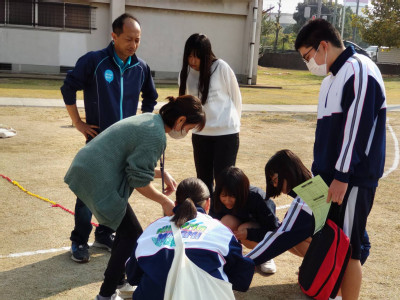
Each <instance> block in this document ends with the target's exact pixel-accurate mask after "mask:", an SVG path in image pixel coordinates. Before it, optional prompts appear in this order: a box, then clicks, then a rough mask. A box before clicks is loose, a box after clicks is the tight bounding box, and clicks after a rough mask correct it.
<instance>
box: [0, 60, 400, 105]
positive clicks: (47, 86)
mask: <svg viewBox="0 0 400 300" xmlns="http://www.w3.org/2000/svg"><path fill="white" fill-rule="evenodd" d="M257 75H258V76H257V85H263V86H271V87H276V86H278V87H281V88H282V89H261V88H246V87H241V88H240V90H241V93H242V98H243V103H245V104H272V105H281V104H292V105H301V104H314V105H315V104H317V103H318V93H319V88H320V85H321V82H322V79H323V77H319V76H315V75H312V74H311V73H310V72H308V71H299V70H287V69H279V68H265V67H258V70H257ZM384 82H385V87H386V94H387V102H388V104H400V76H398V75H391V76H384ZM62 84H63V80H44V79H43V80H41V79H19V78H0V95H1V96H2V97H15V98H43V99H60V98H62V95H61V92H60V87H61V85H62ZM156 88H157V91H158V94H159V97H158V99H159V101H164V100H165V98H166V97H168V96H175V97H176V96H177V95H178V92H179V90H178V85H177V84H156ZM77 98H78V99H83V94H82V92H78V94H77Z"/></svg>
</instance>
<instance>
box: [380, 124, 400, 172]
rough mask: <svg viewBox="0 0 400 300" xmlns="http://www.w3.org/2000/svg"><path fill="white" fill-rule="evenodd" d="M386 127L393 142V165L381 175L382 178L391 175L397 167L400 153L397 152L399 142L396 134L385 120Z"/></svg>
mask: <svg viewBox="0 0 400 300" xmlns="http://www.w3.org/2000/svg"><path fill="white" fill-rule="evenodd" d="M386 123H387V127H388V129H389V132H390V134H391V135H392V138H393V142H394V159H393V164H392V166H391V167H390V169H389V170H387V171H386V172H385V173H383V175H382V178H385V177H387V176H388V175H389V174H390V173H392V172H393V171H394V170H396V169H397V168H398V167H399V156H400V153H399V152H400V151H399V140H398V139H397V137H396V133H395V132H394V130H393V128H392V126H390V124H389V119H387V122H386Z"/></svg>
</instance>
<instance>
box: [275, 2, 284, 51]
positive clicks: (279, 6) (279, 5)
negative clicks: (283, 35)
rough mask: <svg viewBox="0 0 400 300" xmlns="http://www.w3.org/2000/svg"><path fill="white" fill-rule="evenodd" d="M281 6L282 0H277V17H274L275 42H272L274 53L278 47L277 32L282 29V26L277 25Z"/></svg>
mask: <svg viewBox="0 0 400 300" xmlns="http://www.w3.org/2000/svg"><path fill="white" fill-rule="evenodd" d="M281 6H282V0H279V2H278V15H277V16H276V21H275V42H274V51H275V52H276V49H277V47H278V37H279V31H280V30H281V29H282V26H281V24H280V23H279V19H280V17H281Z"/></svg>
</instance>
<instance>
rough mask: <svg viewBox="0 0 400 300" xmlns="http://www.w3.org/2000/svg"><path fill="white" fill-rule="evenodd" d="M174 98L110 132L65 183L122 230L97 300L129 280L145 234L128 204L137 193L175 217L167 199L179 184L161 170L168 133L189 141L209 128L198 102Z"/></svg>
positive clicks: (80, 158)
mask: <svg viewBox="0 0 400 300" xmlns="http://www.w3.org/2000/svg"><path fill="white" fill-rule="evenodd" d="M168 100H169V102H168V103H167V104H165V105H164V106H163V107H162V108H161V109H160V111H159V114H152V113H145V114H141V115H137V116H133V117H130V118H126V119H124V120H121V121H119V122H117V123H115V124H114V125H112V126H110V127H109V128H107V129H106V130H105V131H103V132H102V133H101V134H99V135H98V136H97V137H96V139H94V140H93V141H91V142H90V143H88V144H87V145H86V146H85V147H83V148H82V149H81V150H80V151H79V152H78V154H77V155H76V157H75V158H74V160H73V162H72V164H71V166H70V168H69V170H68V172H67V174H66V175H65V178H64V180H65V182H66V183H67V184H68V185H69V187H70V189H71V190H72V191H73V192H74V193H75V194H76V196H78V197H79V198H80V199H81V200H82V201H83V202H84V203H85V204H86V205H87V206H88V207H89V209H90V210H91V212H92V213H93V214H94V215H95V216H96V218H97V220H98V221H99V223H100V224H103V225H106V226H108V227H110V228H112V229H114V230H116V235H115V240H114V245H113V248H112V251H111V257H110V260H109V262H108V266H107V269H106V271H105V273H104V281H103V284H102V286H101V288H100V293H99V295H98V296H97V298H96V299H111V296H112V295H113V294H114V293H115V290H116V287H117V285H118V283H119V282H121V280H123V279H124V276H125V273H124V270H125V262H126V260H127V259H128V258H129V256H130V254H131V252H132V249H133V247H134V245H135V243H136V240H137V238H138V237H139V236H140V234H141V233H142V232H143V230H142V228H141V226H140V224H139V221H138V220H137V218H136V216H135V213H134V212H133V210H132V208H131V206H130V205H129V203H128V199H129V196H130V195H131V193H132V192H133V190H134V189H136V190H137V191H138V192H139V193H140V194H142V195H143V196H145V197H147V198H149V199H151V200H153V201H156V202H158V203H159V204H160V205H161V206H162V208H163V210H164V213H165V215H168V216H169V215H172V209H173V207H174V202H173V201H172V200H170V199H169V198H168V197H167V196H168V195H169V194H171V193H172V192H173V191H174V190H175V188H176V182H175V180H174V179H173V178H172V177H171V176H170V175H169V173H168V172H166V171H164V172H163V173H162V171H161V170H156V169H155V168H156V166H157V162H158V160H159V159H160V157H161V155H162V154H163V152H164V150H165V148H166V141H167V138H166V133H168V134H169V135H170V136H171V137H172V138H183V137H184V136H185V135H186V134H187V133H188V131H189V130H191V129H193V128H196V129H198V130H201V129H203V127H204V124H205V113H204V112H203V109H202V105H201V101H200V100H199V99H198V98H196V97H193V96H189V95H184V96H180V97H178V98H174V97H169V98H168ZM160 177H164V178H163V179H164V181H165V184H166V185H167V188H166V190H165V191H164V193H162V192H159V191H158V190H156V189H155V188H154V186H153V185H152V183H151V182H152V181H153V179H154V178H160Z"/></svg>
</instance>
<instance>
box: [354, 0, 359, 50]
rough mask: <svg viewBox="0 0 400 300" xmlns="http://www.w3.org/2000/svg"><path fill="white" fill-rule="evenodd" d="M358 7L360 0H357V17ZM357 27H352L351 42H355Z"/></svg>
mask: <svg viewBox="0 0 400 300" xmlns="http://www.w3.org/2000/svg"><path fill="white" fill-rule="evenodd" d="M359 7H360V0H357V7H356V17H358V8H359ZM356 34H357V27H353V42H354V43H355V42H356Z"/></svg>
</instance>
